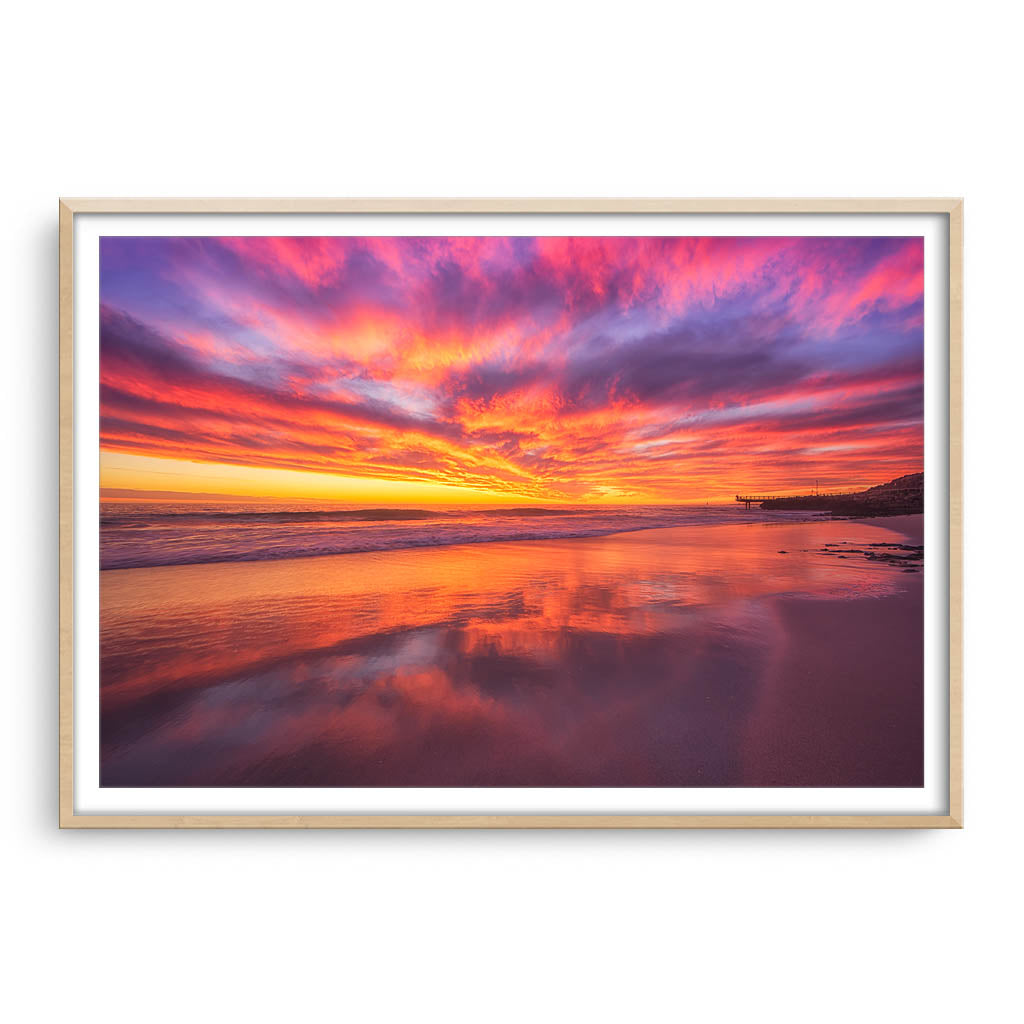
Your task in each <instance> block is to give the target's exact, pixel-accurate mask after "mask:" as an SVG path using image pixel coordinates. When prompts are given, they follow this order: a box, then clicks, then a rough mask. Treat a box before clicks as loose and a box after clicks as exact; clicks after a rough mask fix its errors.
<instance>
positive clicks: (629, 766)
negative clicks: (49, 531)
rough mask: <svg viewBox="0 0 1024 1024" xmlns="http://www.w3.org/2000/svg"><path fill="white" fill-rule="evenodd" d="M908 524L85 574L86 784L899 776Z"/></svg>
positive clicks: (906, 679)
mask: <svg viewBox="0 0 1024 1024" xmlns="http://www.w3.org/2000/svg"><path fill="white" fill-rule="evenodd" d="M921 520H922V517H920V516H908V517H893V518H889V519H872V520H845V521H816V522H811V523H786V524H770V525H768V524H754V525H750V524H747V525H729V526H707V527H704V526H690V527H680V528H669V529H652V530H644V531H638V532H635V533H628V534H617V535H613V536H604V537H594V538H585V539H579V538H577V539H566V540H544V541H522V542H504V543H485V544H475V545H463V546H448V547H437V548H429V549H415V550H401V551H390V552H366V553H358V554H345V555H336V556H324V557H316V558H297V559H288V560H281V561H277V562H264V563H235V564H209V565H183V566H169V567H156V568H138V569H119V570H108V571H104V572H103V573H102V574H101V605H102V622H101V680H102V685H101V711H102V715H101V718H102V765H101V781H102V784H103V785H105V786H194V785H204V786H806V785H827V786H918V785H920V784H921V782H922V757H923V734H922V711H921V707H922V703H921V699H922V697H921V695H922V642H921V637H922V631H921V629H922V570H921V562H920V551H919V550H916V546H917V545H920V544H921V543H922V540H921V534H922V521H921Z"/></svg>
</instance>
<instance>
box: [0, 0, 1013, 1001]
mask: <svg viewBox="0 0 1024 1024" xmlns="http://www.w3.org/2000/svg"><path fill="white" fill-rule="evenodd" d="M1020 18H1021V16H1020V12H1019V8H1017V9H1015V8H1013V7H1011V6H1010V5H1003V4H986V3H974V4H970V5H962V4H941V3H927V4H921V5H916V4H915V5H910V4H899V3H895V2H893V0H888V2H884V3H870V2H868V3H859V4H856V5H850V4H834V5H825V4H821V3H808V4H792V3H790V4H785V3H773V4H764V3H752V4H749V5H727V4H723V3H717V4H712V3H707V4H702V5H699V6H698V7H697V8H696V9H690V10H686V9H684V8H683V6H682V5H676V4H665V5H663V6H662V5H658V4H650V3H645V2H640V0H632V2H630V3H628V4H623V3H615V4H597V3H584V4H579V5H571V6H570V5H565V4H557V3H554V2H551V0H548V2H546V3H536V4H531V3H515V4H508V5H501V6H498V5H487V4H481V3H465V4H461V5H457V4H451V3H448V4H444V3H439V2H432V3H421V4H408V5H390V4H380V3H378V4H371V3H360V4H357V5H352V6H351V7H348V8H344V7H342V6H341V5H338V4H332V3H323V4H316V3H312V4H311V3H305V2H302V0H296V2H292V3H288V4H284V5H282V4H252V3H245V4H217V3H213V2H211V0H206V2H202V3H194V2H191V0H179V2H177V3H175V4H153V5H144V4H139V3H118V4H115V3H103V2H94V3H89V4H85V3H76V4H68V5H58V4H52V3H39V4H36V5H34V6H32V5H27V4H21V5H14V6H13V7H11V8H10V9H9V10H8V11H7V13H6V14H5V29H4V33H5V39H4V44H3V58H2V60H0V76H2V86H3V92H2V96H3V104H4V107H3V122H2V123H3V126H4V127H3V134H2V138H3V142H4V149H5V153H4V156H3V158H2V160H0V174H3V177H4V182H3V184H4V189H3V195H4V199H3V203H4V217H3V220H2V222H0V224H2V231H3V243H4V244H3V255H2V259H3V265H2V272H0V288H2V302H0V328H2V333H0V343H2V346H3V349H2V351H3V368H4V375H5V380H4V400H3V403H2V408H0V415H2V417H3V432H2V437H3V441H4V444H3V454H4V459H3V462H4V468H5V473H4V480H5V497H4V501H3V515H4V532H3V537H4V546H3V550H4V553H5V555H6V557H5V559H4V560H3V563H2V567H3V568H2V578H3V580H4V583H5V586H4V587H3V590H2V601H3V604H4V614H3V616H2V621H3V623H4V636H5V649H6V650H10V651H11V652H12V655H11V658H10V660H9V661H8V663H7V671H6V672H5V673H3V685H4V694H5V698H6V699H5V701H4V704H3V714H2V715H0V729H2V733H0V757H2V759H3V760H2V769H0V780H2V786H3V797H2V800H3V802H2V807H3V812H4V822H5V825H6V826H7V827H6V828H5V833H6V841H5V843H4V844H3V846H2V847H0V849H2V850H3V856H4V858H5V860H6V871H5V874H4V881H5V883H6V884H5V891H6V896H5V899H4V903H3V917H4V928H3V930H2V933H0V934H2V938H0V941H2V942H3V943H4V944H5V946H6V950H5V951H4V952H3V961H2V962H3V964H4V967H5V968H7V969H8V971H9V972H10V977H11V979H12V982H8V985H7V988H6V990H5V993H4V1005H5V1008H6V1007H9V1006H11V1005H12V1001H13V1005H14V1006H15V1009H14V1011H13V1014H12V1015H11V1016H10V1019H12V1020H17V1021H49V1020H57V1019H63V1018H64V1016H65V1014H69V1013H72V1012H73V1013H75V1014H76V1018H77V1019H82V1015H83V1014H84V1015H85V1018H86V1019H91V1018H92V1017H96V1018H97V1019H103V1020H105V1021H122V1020H123V1021H128V1020H132V1021H134V1020H143V1021H164V1020H168V1021H172V1020H173V1021H179V1020H182V1019H190V1020H199V1021H206V1020H219V1019H220V1020H228V1019H232V1020H233V1019H239V1020H246V1021H263V1020H275V1021H276V1020H284V1019H303V1018H304V1017H306V1016H314V1015H315V1016H316V1017H328V1016H331V1017H342V1016H345V1017H348V1018H349V1019H352V1020H357V1021H365V1020H399V1019H414V1018H415V1019H419V1018H420V1017H427V1018H435V1017H436V1018H438V1019H466V1020H487V1021H489V1020H503V1019H524V1020H533V1019H541V1020H594V1019H601V1020H603V1019H608V1020H648V1019H661V1018H664V1017H668V1016H669V1015H671V1016H677V1015H685V1016H687V1017H689V1018H690V1019H694V1020H701V1021H702V1020H750V1019H757V1020H764V1019H766V1018H767V1019H774V1018H779V1019H783V1020H787V1021H793V1020H815V1021H818V1020H830V1021H831V1020H898V1021H906V1020H909V1019H922V1020H928V1021H936V1020H947V1019H948V1020H952V1019H954V1018H959V1017H960V1016H961V1015H964V1016H965V1017H966V1015H970V1018H971V1019H976V1020H988V1019H1002V1018H1003V1017H1004V1016H1006V1015H1007V1014H1008V1013H1009V1012H1010V1005H1012V1003H1008V1002H1006V1001H1007V1000H1014V999H1015V993H1014V990H1012V989H1011V987H1010V982H1009V972H1010V971H1011V969H1012V968H1019V927H1020V912H1021V909H1022V907H1021V885H1020V879H1019V874H1018V864H1019V859H1020V848H1019V845H1018V840H1019V839H1020V835H1021V829H1020V824H1019V822H1020V811H1019V808H1018V803H1019V797H1018V792H1017V785H1018V784H1019V782H1020V776H1021V772H1020V770H1019V759H1018V747H1017V743H1016V740H1017V736H1018V735H1019V732H1020V729H1021V721H1022V702H1021V676H1022V673H1021V669H1020V663H1019V661H1018V660H1017V659H1016V654H1017V651H1018V648H1019V645H1018V644H1017V643H1016V640H1017V636H1018V635H1019V631H1020V609H1021V597H1020V578H1021V577H1020V570H1021V559H1020V554H1019V543H1018V542H1017V540H1016V536H1015V535H1016V534H1017V533H1019V529H1018V527H1017V520H1018V519H1019V517H1020V515H1021V514H1022V509H1024V502H1022V499H1024V494H1022V490H1021V476H1022V475H1024V474H1022V472H1021V469H1020V454H1019V450H1018V449H1019V442H1020V437H1021V427H1020V418H1019V417H1020V412H1021V404H1022V400H1021V394H1020V393H1021V370H1022V360H1021V344H1022V341H1024V338H1022V330H1021V318H1020V301H1021V299H1020V297H1021V276H1022V275H1021V271H1022V265H1021V264H1022V260H1021V253H1022V240H1024V216H1022V213H1021V203H1020V193H1021V165H1020V157H1021V150H1020V98H1021V74H1020V70H1019V67H1020V65H1019V59H1018V58H1019V39H1020V30H1021V24H1020ZM60 194H70V195H293V194H294V195H298V194H306V195H373V194H378V195H401V194H406V195H470V194H479V195H610V196H616V195H684V196H686V195H692V196H701V195H839V196H842V195H949V194H963V195H965V196H966V199H967V206H966V216H967V335H966V352H967V450H968V467H967V468H968V490H967V503H968V519H967V551H968V561H967V676H966V686H967V694H968V697H967V828H966V830H965V831H963V832H957V833H935V834H927V833H926V834H899V833H896V834H891V833H890V834H872V833H863V834H844V833H834V834H827V833H808V834H800V833H788V834H787V833H780V834H770V833H760V834H733V833H727V834H714V833H706V834H664V833H657V834H475V833H468V834H458V833H455V834H373V833H367V834H362V835H359V834H356V835H353V834H345V833H339V834H331V833H317V834H259V833H238V834H231V833H224V834H210V833H182V834H159V833H135V834H117V833H107V834H104V833H91V834H90V833H85V832H77V833H58V831H57V829H56V809H55V801H56V753H55V735H56V640H55V637H56V633H55V620H56V571H57V570H56V544H55V542H56V443H57V442H56V379H57V378H56V320H57V291H56V281H57V265H56V245H57V204H56V201H57V196H58V195H60ZM996 483H998V486H999V487H1000V489H1001V491H1000V493H995V492H994V491H993V490H992V489H991V488H992V487H993V486H994V485H995V484H996ZM1014 819H1016V820H1014ZM1015 944H1016V949H1015V948H1014V947H1015ZM19 1002H20V1003H21V1005H20V1006H18V1003H19Z"/></svg>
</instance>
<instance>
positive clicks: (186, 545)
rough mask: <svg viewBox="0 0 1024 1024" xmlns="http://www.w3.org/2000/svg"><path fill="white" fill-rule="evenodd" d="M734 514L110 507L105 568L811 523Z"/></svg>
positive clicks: (715, 510) (636, 508)
mask: <svg viewBox="0 0 1024 1024" xmlns="http://www.w3.org/2000/svg"><path fill="white" fill-rule="evenodd" d="M815 518H820V514H818V515H816V514H809V513H807V512H765V511H762V510H760V509H756V508H754V509H746V508H744V507H743V506H741V505H739V504H735V503H734V504H731V505H698V506H695V505H689V506H680V505H618V506H603V507H602V506H597V507H595V506H593V505H590V506H586V505H560V506H553V507H536V506H528V507H516V508H506V507H483V508H481V507H471V506H465V505H461V506H459V505H438V506H431V507H429V508H406V507H396V508H369V507H367V506H360V505H340V504H339V505H324V504H322V503H312V502H299V503H290V504H285V503H281V502H273V503H272V502H251V501H247V502H209V503H201V502H180V503H176V502H167V501H158V502H131V501H104V502H102V503H101V508H100V567H101V568H102V569H129V568H143V567H150V566H161V565H202V564H207V563H213V562H262V561H270V560H274V559H281V558H308V557H311V556H315V555H340V554H348V553H351V552H359V551H392V550H400V549H404V548H424V547H444V546H448V545H452V544H482V543H487V542H491V541H509V540H555V539H567V538H572V537H601V536H608V535H611V534H616V533H629V532H633V531H636V530H647V529H656V528H661V527H670V526H672V527H674V526H711V525H719V524H721V525H725V524H734V525H740V524H744V523H761V522H779V523H787V522H789V523H791V522H806V521H808V520H809V519H815Z"/></svg>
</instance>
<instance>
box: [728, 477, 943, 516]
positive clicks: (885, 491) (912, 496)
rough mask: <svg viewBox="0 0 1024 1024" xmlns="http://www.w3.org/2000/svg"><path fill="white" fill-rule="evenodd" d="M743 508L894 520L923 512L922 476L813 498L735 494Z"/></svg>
mask: <svg viewBox="0 0 1024 1024" xmlns="http://www.w3.org/2000/svg"><path fill="white" fill-rule="evenodd" d="M736 500H737V501H738V502H740V503H742V504H743V505H744V506H745V507H746V508H750V506H751V505H759V506H760V507H761V508H763V509H777V510H779V511H809V512H830V513H832V515H841V516H895V515H911V514H915V513H919V512H923V511H924V473H909V474H907V475H906V476H901V477H897V478H896V479H895V480H890V481H889V482H888V483H886V484H878V485H877V486H875V487H868V488H865V489H864V490H862V491H840V492H828V493H815V494H789V495H780V494H737V495H736Z"/></svg>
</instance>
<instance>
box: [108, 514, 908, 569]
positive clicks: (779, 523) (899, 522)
mask: <svg viewBox="0 0 1024 1024" xmlns="http://www.w3.org/2000/svg"><path fill="white" fill-rule="evenodd" d="M844 522H854V523H863V524H869V525H872V526H879V527H881V528H883V529H888V530H890V531H892V532H893V533H897V534H900V535H902V536H904V537H907V538H908V539H909V540H911V541H913V542H914V543H922V539H923V533H924V513H911V514H901V515H891V516H858V517H854V516H844V517H839V518H836V517H833V516H828V515H825V514H818V515H814V516H811V517H808V518H806V519H801V518H792V519H778V520H762V521H760V522H747V523H730V522H714V523H700V522H697V523H685V524H676V525H671V526H664V525H657V526H635V527H628V528H626V529H619V530H615V531H613V532H608V533H601V532H595V533H579V534H571V533H570V534H558V535H554V536H523V537H500V538H494V537H486V538H481V539H479V540H472V539H465V538H460V539H458V540H452V541H441V542H426V543H422V544H416V543H407V544H396V545H393V546H391V547H367V548H359V549H353V550H349V551H325V552H318V553H316V554H298V555H296V554H290V553H287V554H282V555H274V554H271V555H268V556H265V557H259V558H257V557H238V558H212V559H198V558H197V559H192V560H188V561H176V562H157V563H153V564H147V565H115V566H103V565H101V566H100V569H99V571H100V572H101V573H103V574H106V573H120V572H137V571H139V570H145V569H178V568H186V567H199V566H213V565H270V564H277V563H281V562H298V561H302V562H306V561H312V560H315V559H323V558H343V557H346V556H349V555H371V554H372V555H386V554H390V553H392V552H395V553H397V552H400V551H428V550H435V549H439V548H461V547H467V548H477V547H482V546H486V545H488V544H530V543H534V544H545V543H550V542H557V541H572V540H578V541H586V540H601V539H610V538H614V537H626V536H632V535H635V534H656V533H658V532H662V531H666V530H690V529H715V528H719V527H732V528H739V527H757V526H764V527H786V526H795V525H817V524H821V523H828V524H836V523H844ZM100 551H101V558H102V533H101V540H100Z"/></svg>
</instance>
